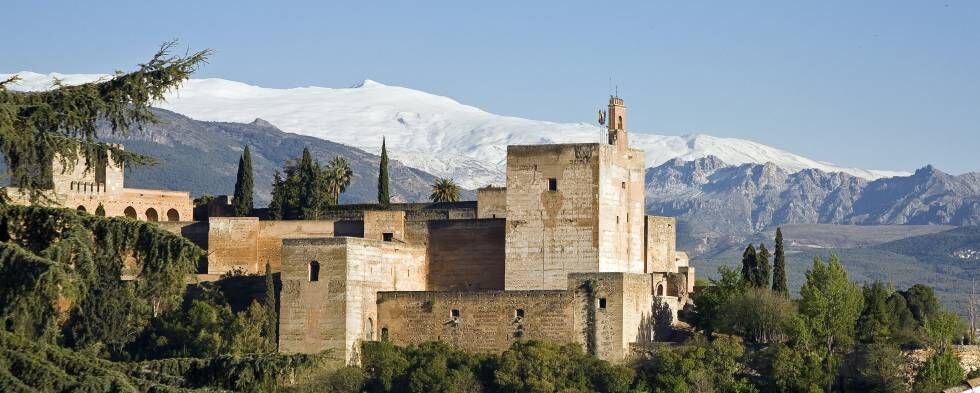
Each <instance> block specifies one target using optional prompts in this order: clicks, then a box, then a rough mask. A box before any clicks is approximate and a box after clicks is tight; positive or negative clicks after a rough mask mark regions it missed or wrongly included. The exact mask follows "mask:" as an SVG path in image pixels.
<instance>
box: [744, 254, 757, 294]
mask: <svg viewBox="0 0 980 393" xmlns="http://www.w3.org/2000/svg"><path fill="white" fill-rule="evenodd" d="M758 261H759V259H758V258H757V257H756V255H755V246H753V245H751V244H749V245H748V247H745V251H744V252H742V281H743V282H745V284H746V285H750V286H755V283H756V281H755V278H756V275H755V274H756V270H757V266H758V265H757V263H758Z"/></svg>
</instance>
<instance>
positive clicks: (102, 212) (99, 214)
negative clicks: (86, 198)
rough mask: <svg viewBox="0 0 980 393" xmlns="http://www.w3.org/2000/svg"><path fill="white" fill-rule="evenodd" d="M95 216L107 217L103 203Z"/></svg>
mask: <svg viewBox="0 0 980 393" xmlns="http://www.w3.org/2000/svg"><path fill="white" fill-rule="evenodd" d="M95 215H97V216H99V217H105V207H103V206H102V204H101V203H100V204H99V206H98V207H96V208H95Z"/></svg>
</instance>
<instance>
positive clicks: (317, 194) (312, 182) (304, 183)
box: [296, 148, 328, 220]
mask: <svg viewBox="0 0 980 393" xmlns="http://www.w3.org/2000/svg"><path fill="white" fill-rule="evenodd" d="M296 171H297V172H298V175H299V189H298V190H297V191H298V194H299V198H298V199H299V212H300V217H301V218H302V219H304V220H318V219H319V218H320V213H321V212H322V211H323V208H324V207H325V206H326V205H327V197H328V193H327V189H326V187H327V185H326V179H325V176H324V174H323V173H322V172H323V171H322V170H321V169H320V164H319V163H318V162H316V161H314V160H313V155H312V154H310V149H309V148H304V149H303V158H301V159H300V161H299V167H298V168H297V169H296Z"/></svg>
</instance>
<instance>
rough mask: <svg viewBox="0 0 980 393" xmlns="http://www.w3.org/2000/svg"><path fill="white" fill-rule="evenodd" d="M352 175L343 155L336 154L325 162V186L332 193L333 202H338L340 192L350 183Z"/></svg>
mask: <svg viewBox="0 0 980 393" xmlns="http://www.w3.org/2000/svg"><path fill="white" fill-rule="evenodd" d="M353 176H354V172H353V171H351V169H350V164H349V163H348V162H347V159H346V158H344V157H341V156H336V157H334V158H333V160H330V162H329V163H328V164H327V187H328V188H329V189H330V194H331V195H333V200H334V203H338V204H339V203H340V194H341V193H343V192H344V190H346V189H347V186H349V185H350V181H351V177H353Z"/></svg>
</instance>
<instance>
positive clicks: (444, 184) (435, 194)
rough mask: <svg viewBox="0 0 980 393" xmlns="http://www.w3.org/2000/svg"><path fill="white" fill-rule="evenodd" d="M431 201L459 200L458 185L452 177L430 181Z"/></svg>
mask: <svg viewBox="0 0 980 393" xmlns="http://www.w3.org/2000/svg"><path fill="white" fill-rule="evenodd" d="M429 200H430V201H432V202H456V201H459V186H457V185H456V182H454V181H452V179H447V178H438V179H436V182H435V183H432V194H430V195H429Z"/></svg>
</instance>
